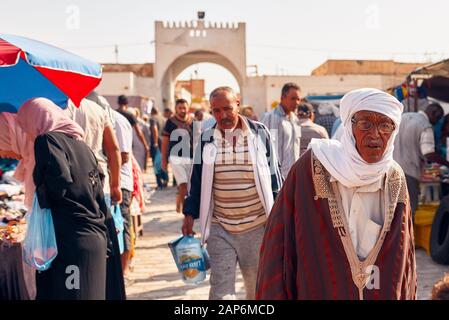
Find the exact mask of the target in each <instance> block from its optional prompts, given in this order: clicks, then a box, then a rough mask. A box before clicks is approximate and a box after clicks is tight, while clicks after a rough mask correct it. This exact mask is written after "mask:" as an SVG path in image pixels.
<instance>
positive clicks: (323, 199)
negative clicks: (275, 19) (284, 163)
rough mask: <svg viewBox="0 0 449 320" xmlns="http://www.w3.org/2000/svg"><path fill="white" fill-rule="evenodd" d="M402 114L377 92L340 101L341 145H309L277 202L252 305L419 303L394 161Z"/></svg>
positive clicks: (401, 183)
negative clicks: (272, 301) (322, 301)
mask: <svg viewBox="0 0 449 320" xmlns="http://www.w3.org/2000/svg"><path fill="white" fill-rule="evenodd" d="M402 110H403V106H402V104H401V103H399V101H398V100H397V99H396V98H394V97H393V96H391V95H389V94H387V93H385V92H382V91H380V90H377V89H359V90H354V91H351V92H349V93H348V94H346V95H345V96H344V97H343V99H342V101H341V106H340V112H341V117H342V121H343V122H342V125H343V126H344V134H343V136H342V139H341V142H340V141H336V140H323V139H320V140H315V139H314V140H312V142H311V143H310V148H309V150H308V151H307V152H306V153H305V154H304V155H303V156H302V157H301V158H300V160H299V161H298V162H297V163H296V164H295V165H294V166H293V167H292V170H291V171H290V173H289V175H288V177H287V180H286V181H285V183H284V187H283V189H282V190H281V192H280V193H279V195H278V197H277V198H276V202H275V204H274V206H273V209H272V211H271V214H270V216H269V219H268V222H267V226H266V230H265V237H264V240H263V244H262V249H261V257H260V265H259V274H258V283H257V298H259V299H345V300H353V299H354V300H356V299H366V300H371V299H382V300H390V299H415V298H416V266H415V265H416V264H415V251H414V242H413V225H412V219H411V211H410V204H409V199H408V193H407V186H406V182H405V177H404V173H403V172H402V169H401V168H400V167H399V165H398V164H397V163H396V162H395V161H394V160H393V148H394V139H395V137H396V135H397V132H398V129H399V124H400V121H401V113H402Z"/></svg>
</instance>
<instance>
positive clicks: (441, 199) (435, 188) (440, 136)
mask: <svg viewBox="0 0 449 320" xmlns="http://www.w3.org/2000/svg"><path fill="white" fill-rule="evenodd" d="M390 92H391V93H392V94H393V95H394V96H396V97H397V98H398V99H399V100H400V101H401V102H402V103H403V104H404V106H405V108H404V112H417V111H424V109H425V108H426V107H427V105H428V104H429V103H431V102H437V103H439V104H440V105H441V106H442V107H443V109H444V111H445V114H449V59H445V60H442V61H439V62H437V63H432V64H429V65H426V66H423V67H420V68H418V69H415V70H414V71H412V72H411V73H410V74H409V75H408V76H407V77H406V79H405V81H404V83H402V84H400V85H399V86H396V87H394V88H391V90H390ZM446 131H447V130H445V128H444V121H443V119H442V120H441V121H440V123H438V124H436V125H435V126H434V133H435V146H436V151H437V152H439V153H440V154H441V155H442V156H445V157H446V159H449V154H448V153H447V151H446V150H447V146H448V141H449V136H447V132H446ZM420 187H421V199H420V206H419V207H418V210H417V212H416V215H415V221H414V224H415V243H416V246H417V247H422V248H424V249H425V250H426V252H427V253H428V254H430V255H431V256H432V259H433V260H434V261H436V262H438V263H440V264H449V195H448V194H449V168H447V167H445V166H440V165H437V164H434V163H428V164H427V165H426V167H425V168H424V171H423V172H422V176H421V179H420Z"/></svg>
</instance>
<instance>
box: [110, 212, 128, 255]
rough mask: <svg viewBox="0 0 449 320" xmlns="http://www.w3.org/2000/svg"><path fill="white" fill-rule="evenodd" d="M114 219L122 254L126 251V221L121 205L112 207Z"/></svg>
mask: <svg viewBox="0 0 449 320" xmlns="http://www.w3.org/2000/svg"><path fill="white" fill-rule="evenodd" d="M111 213H112V218H113V219H114V225H115V228H116V229H117V239H118V246H119V249H120V254H122V253H123V252H124V251H125V245H124V239H123V230H124V228H125V227H124V220H123V216H122V211H121V210H120V205H119V204H115V205H113V206H112V207H111Z"/></svg>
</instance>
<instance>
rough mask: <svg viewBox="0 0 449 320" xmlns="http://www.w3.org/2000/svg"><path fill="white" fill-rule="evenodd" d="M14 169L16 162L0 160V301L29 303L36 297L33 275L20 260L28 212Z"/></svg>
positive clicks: (32, 270) (30, 269)
mask: <svg viewBox="0 0 449 320" xmlns="http://www.w3.org/2000/svg"><path fill="white" fill-rule="evenodd" d="M14 168H15V161H12V160H8V159H1V158H0V300H30V299H34V298H35V296H36V284H35V271H34V269H33V268H31V267H30V266H28V265H26V264H25V263H24V262H23V260H22V242H23V240H24V238H25V232H26V221H25V214H26V212H27V209H26V207H25V205H24V195H23V193H22V191H23V190H22V189H23V188H22V185H21V184H19V183H18V182H17V181H16V180H15V179H14V176H13V175H14Z"/></svg>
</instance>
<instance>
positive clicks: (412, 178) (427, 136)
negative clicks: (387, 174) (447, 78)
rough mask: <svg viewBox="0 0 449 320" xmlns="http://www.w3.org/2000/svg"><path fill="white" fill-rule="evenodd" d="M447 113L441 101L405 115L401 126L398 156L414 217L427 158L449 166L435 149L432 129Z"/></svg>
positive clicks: (395, 147) (398, 138) (396, 158)
mask: <svg viewBox="0 0 449 320" xmlns="http://www.w3.org/2000/svg"><path fill="white" fill-rule="evenodd" d="M443 115H444V111H443V108H442V107H441V106H440V105H439V104H438V103H431V104H429V105H428V106H427V108H426V109H425V111H419V112H407V113H404V114H403V115H402V121H401V128H400V130H399V134H398V137H397V139H396V142H395V145H394V159H395V160H396V161H397V162H398V163H399V165H400V166H401V167H402V170H404V173H405V178H406V180H407V187H408V192H409V195H410V205H411V207H412V213H413V216H414V215H415V211H416V209H417V207H418V198H419V189H420V186H419V184H420V183H419V181H420V177H421V172H422V170H423V166H424V164H425V161H426V160H428V161H431V162H436V163H439V164H442V165H445V166H449V162H447V161H446V160H445V159H444V158H443V157H442V156H441V155H440V154H439V153H438V152H435V138H434V135H433V129H432V126H433V125H435V124H436V123H437V122H438V121H439V120H440V119H441V118H442V117H443Z"/></svg>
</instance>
